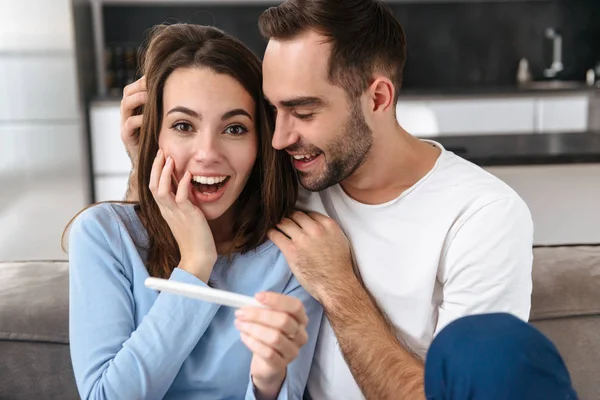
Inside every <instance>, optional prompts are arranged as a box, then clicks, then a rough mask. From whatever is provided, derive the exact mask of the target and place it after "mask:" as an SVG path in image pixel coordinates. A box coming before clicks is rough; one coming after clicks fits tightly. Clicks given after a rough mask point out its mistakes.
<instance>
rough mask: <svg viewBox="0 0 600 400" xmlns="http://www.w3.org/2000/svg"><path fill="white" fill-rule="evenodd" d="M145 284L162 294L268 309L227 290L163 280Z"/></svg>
mask: <svg viewBox="0 0 600 400" xmlns="http://www.w3.org/2000/svg"><path fill="white" fill-rule="evenodd" d="M144 284H145V285H146V286H147V287H149V288H151V289H156V290H160V291H162V292H169V293H175V294H179V295H181V296H186V297H191V298H193V299H200V300H204V301H209V302H211V303H216V304H220V305H223V306H227V307H233V308H242V307H259V308H266V307H265V306H264V305H263V304H261V303H259V302H258V300H256V299H255V298H254V297H250V296H246V295H243V294H238V293H233V292H228V291H225V290H219V289H213V288H207V287H203V286H199V285H193V284H190V283H183V282H175V281H171V280H168V279H161V278H146V281H145V282H144Z"/></svg>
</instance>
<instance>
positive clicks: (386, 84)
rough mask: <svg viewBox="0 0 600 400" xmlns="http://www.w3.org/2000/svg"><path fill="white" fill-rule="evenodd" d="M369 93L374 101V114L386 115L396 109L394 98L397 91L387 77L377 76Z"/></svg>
mask: <svg viewBox="0 0 600 400" xmlns="http://www.w3.org/2000/svg"><path fill="white" fill-rule="evenodd" d="M369 93H370V94H371V99H372V107H373V108H372V110H371V111H372V112H374V113H385V112H387V111H388V110H390V108H394V107H395V106H396V104H394V97H395V94H396V89H395V88H394V84H393V83H392V81H391V80H390V79H389V78H387V77H385V76H376V77H375V79H374V80H373V82H372V83H371V86H369Z"/></svg>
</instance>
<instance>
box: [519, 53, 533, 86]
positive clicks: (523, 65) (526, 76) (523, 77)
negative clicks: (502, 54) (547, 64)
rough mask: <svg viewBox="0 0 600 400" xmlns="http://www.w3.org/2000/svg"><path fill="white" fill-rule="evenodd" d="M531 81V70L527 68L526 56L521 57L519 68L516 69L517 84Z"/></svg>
mask: <svg viewBox="0 0 600 400" xmlns="http://www.w3.org/2000/svg"><path fill="white" fill-rule="evenodd" d="M529 82H531V71H530V70H529V61H527V59H526V58H521V60H520V61H519V68H518V69H517V84H518V85H523V84H526V83H529Z"/></svg>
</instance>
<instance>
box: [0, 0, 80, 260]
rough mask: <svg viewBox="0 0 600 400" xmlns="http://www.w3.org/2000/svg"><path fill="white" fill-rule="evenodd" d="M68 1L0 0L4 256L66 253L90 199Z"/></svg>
mask: <svg viewBox="0 0 600 400" xmlns="http://www.w3.org/2000/svg"><path fill="white" fill-rule="evenodd" d="M74 43H75V41H74V29H73V16H72V10H71V0H0V261H15V260H40V259H42V260H44V259H46V260H49V259H65V258H66V257H67V256H66V254H65V253H63V252H62V250H61V248H60V238H61V234H62V231H63V229H64V227H65V225H66V224H67V222H68V221H69V220H70V219H71V217H72V216H73V215H75V213H77V211H79V210H80V209H81V208H82V207H84V206H85V205H86V202H87V197H88V192H89V188H88V186H89V183H88V182H87V176H88V172H87V169H88V167H87V162H86V158H87V157H86V151H85V149H84V143H85V140H84V138H85V132H84V131H83V126H82V121H83V118H82V107H81V104H80V100H79V95H78V85H77V83H78V81H77V67H76V58H75V45H74Z"/></svg>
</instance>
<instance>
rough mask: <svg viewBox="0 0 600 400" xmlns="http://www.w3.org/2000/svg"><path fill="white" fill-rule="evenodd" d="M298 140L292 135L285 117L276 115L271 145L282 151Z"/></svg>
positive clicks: (295, 135)
mask: <svg viewBox="0 0 600 400" xmlns="http://www.w3.org/2000/svg"><path fill="white" fill-rule="evenodd" d="M298 139H299V137H298V135H297V134H295V133H293V130H292V128H291V126H290V124H289V122H288V121H287V117H284V116H283V115H281V114H278V115H277V118H276V120H275V131H274V132H273V140H272V141H271V145H272V146H273V147H274V148H275V149H276V150H284V149H286V148H288V147H289V146H291V145H293V144H295V143H296V142H298Z"/></svg>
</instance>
